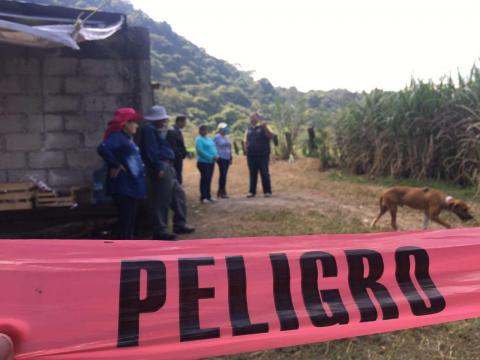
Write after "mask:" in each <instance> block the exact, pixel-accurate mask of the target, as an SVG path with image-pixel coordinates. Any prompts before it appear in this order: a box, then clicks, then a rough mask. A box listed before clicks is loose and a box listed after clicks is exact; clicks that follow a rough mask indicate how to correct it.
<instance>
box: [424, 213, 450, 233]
mask: <svg viewBox="0 0 480 360" xmlns="http://www.w3.org/2000/svg"><path fill="white" fill-rule="evenodd" d="M440 211H441V210H440V209H439V208H434V209H430V211H429V217H430V219H431V220H432V221H433V222H436V223H437V224H440V225H442V226H443V227H446V228H447V229H450V228H451V226H450V225H448V224H447V223H446V222H445V221H443V220H442V219H440V218H439V217H438V216H439V215H440Z"/></svg>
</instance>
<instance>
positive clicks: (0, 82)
mask: <svg viewBox="0 0 480 360" xmlns="http://www.w3.org/2000/svg"><path fill="white" fill-rule="evenodd" d="M80 13H81V11H80V10H76V9H69V8H62V7H53V6H41V5H35V4H28V3H17V2H13V1H7V2H2V3H0V20H7V21H9V22H13V21H15V22H21V23H22V24H26V23H27V24H29V25H32V24H34V25H45V24H62V23H74V22H75V19H77V17H78V16H79V15H80ZM122 17H124V16H123V15H122V14H111V13H103V12H97V13H95V14H94V15H93V16H92V17H91V18H89V20H88V21H87V22H86V25H88V24H89V23H91V24H92V25H93V26H98V27H101V26H107V25H108V24H110V23H112V22H115V21H118V20H119V19H121V18H122ZM151 102H152V90H151V85H150V39H149V34H148V31H147V30H146V29H143V28H136V27H128V26H127V24H126V22H125V23H124V24H123V25H122V26H121V28H120V29H119V30H118V31H117V32H116V33H115V34H114V35H112V36H111V37H110V38H108V39H106V40H101V41H88V42H82V43H80V50H74V49H69V48H67V47H51V48H36V47H32V46H22V45H14V44H8V43H4V42H2V37H1V34H0V182H16V181H22V180H25V179H26V178H27V177H28V176H35V177H36V178H38V179H41V180H43V181H45V182H47V183H48V184H49V185H50V186H51V187H53V188H55V189H62V188H65V187H68V186H72V185H80V186H88V185H90V184H91V183H92V174H93V171H95V170H96V169H98V168H99V167H100V166H101V160H100V158H99V157H98V155H97V154H96V147H97V146H98V144H99V143H100V141H101V140H102V135H103V131H104V129H105V126H106V123H107V122H108V121H109V120H110V119H111V117H112V115H113V112H114V111H115V110H116V109H117V108H118V107H125V106H128V107H134V108H136V109H138V110H139V111H141V112H145V111H146V110H147V109H148V107H149V106H150V105H151Z"/></svg>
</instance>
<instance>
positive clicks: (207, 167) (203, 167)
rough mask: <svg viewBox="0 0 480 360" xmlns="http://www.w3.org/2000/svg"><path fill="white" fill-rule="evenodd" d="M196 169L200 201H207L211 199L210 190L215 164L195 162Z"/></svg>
mask: <svg viewBox="0 0 480 360" xmlns="http://www.w3.org/2000/svg"><path fill="white" fill-rule="evenodd" d="M197 167H198V170H199V171H200V200H204V199H207V200H209V199H211V198H212V194H211V188H212V178H213V172H214V170H215V164H214V163H212V164H208V163H204V162H197Z"/></svg>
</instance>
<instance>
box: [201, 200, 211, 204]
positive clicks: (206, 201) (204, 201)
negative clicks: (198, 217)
mask: <svg viewBox="0 0 480 360" xmlns="http://www.w3.org/2000/svg"><path fill="white" fill-rule="evenodd" d="M200 202H201V203H202V204H210V201H208V200H207V199H202V200H200Z"/></svg>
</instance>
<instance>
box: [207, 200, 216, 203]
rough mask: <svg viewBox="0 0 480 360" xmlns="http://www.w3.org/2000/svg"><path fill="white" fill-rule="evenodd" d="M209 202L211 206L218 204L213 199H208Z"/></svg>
mask: <svg viewBox="0 0 480 360" xmlns="http://www.w3.org/2000/svg"><path fill="white" fill-rule="evenodd" d="M207 201H208V202H209V203H210V204H214V203H216V201H215V200H213V199H207Z"/></svg>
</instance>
